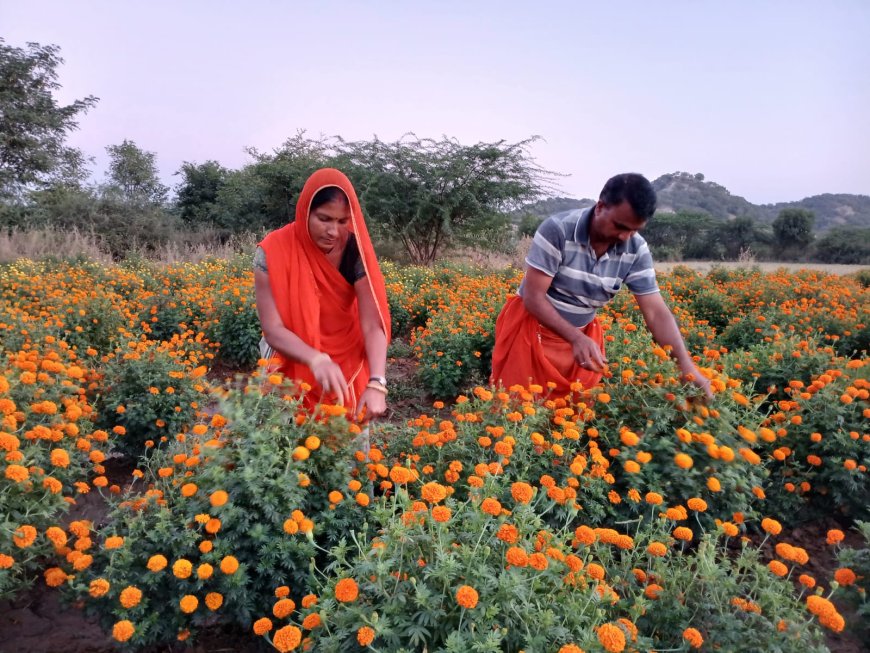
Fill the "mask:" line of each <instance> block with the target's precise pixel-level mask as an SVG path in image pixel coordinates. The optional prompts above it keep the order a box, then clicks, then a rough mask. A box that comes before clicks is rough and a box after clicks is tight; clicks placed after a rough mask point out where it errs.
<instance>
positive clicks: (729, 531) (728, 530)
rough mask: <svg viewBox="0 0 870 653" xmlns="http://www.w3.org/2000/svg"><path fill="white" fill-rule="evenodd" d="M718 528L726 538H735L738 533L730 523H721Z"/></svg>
mask: <svg viewBox="0 0 870 653" xmlns="http://www.w3.org/2000/svg"><path fill="white" fill-rule="evenodd" d="M720 527H721V528H722V530H723V532H724V533H725V535H727V536H728V537H735V536H736V535H737V533H739V532H740V531H739V530H738V529H737V526H736V525H734V524H732V523H731V522H730V521H726V522H722V524H720Z"/></svg>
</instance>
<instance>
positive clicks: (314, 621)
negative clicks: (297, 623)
mask: <svg viewBox="0 0 870 653" xmlns="http://www.w3.org/2000/svg"><path fill="white" fill-rule="evenodd" d="M320 624H321V621H320V615H319V614H317V613H316V612H312V613H311V614H309V615H308V616H306V617H305V619H303V620H302V627H303V628H304V629H305V630H314V629H315V628H317V627H318V626H319V625H320Z"/></svg>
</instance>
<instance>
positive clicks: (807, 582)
mask: <svg viewBox="0 0 870 653" xmlns="http://www.w3.org/2000/svg"><path fill="white" fill-rule="evenodd" d="M798 581H800V584H801V585H803V586H804V587H806V588H809V589H813V588H814V587H815V586H816V579H815V578H813V577H812V576H810V575H809V574H801V575H800V576H798Z"/></svg>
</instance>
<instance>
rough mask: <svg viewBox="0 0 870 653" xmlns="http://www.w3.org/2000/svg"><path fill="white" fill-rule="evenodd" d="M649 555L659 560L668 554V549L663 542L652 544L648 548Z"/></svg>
mask: <svg viewBox="0 0 870 653" xmlns="http://www.w3.org/2000/svg"><path fill="white" fill-rule="evenodd" d="M646 550H647V553H649V554H650V555H652V556H656V557H657V558H661V557H662V556H664V555H667V553H668V547H667V546H666V545H664V544H662V543H661V542H650V543H649V546H647V548H646Z"/></svg>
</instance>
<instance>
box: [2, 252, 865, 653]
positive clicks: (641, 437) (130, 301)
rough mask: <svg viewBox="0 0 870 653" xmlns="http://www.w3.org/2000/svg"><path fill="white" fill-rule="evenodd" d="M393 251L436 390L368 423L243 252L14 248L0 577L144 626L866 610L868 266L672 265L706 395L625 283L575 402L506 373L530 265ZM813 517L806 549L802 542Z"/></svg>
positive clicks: (705, 621) (617, 644) (6, 322)
mask: <svg viewBox="0 0 870 653" xmlns="http://www.w3.org/2000/svg"><path fill="white" fill-rule="evenodd" d="M384 273H385V277H386V281H387V292H388V297H389V301H390V305H391V312H392V317H393V328H394V334H395V336H396V337H397V338H398V339H399V340H400V341H401V342H400V345H399V346H397V347H394V352H395V351H400V350H403V351H407V352H409V353H408V355H409V357H410V358H411V360H412V361H413V364H414V369H415V372H414V374H413V376H411V377H408V378H405V379H402V381H401V383H397V384H395V386H396V389H395V391H394V390H393V387H394V385H393V384H391V392H393V394H394V396H395V395H401V397H403V401H405V402H406V404H408V405H411V406H413V407H416V410H411V409H410V408H408V405H406V406H405V407H404V408H403V410H402V411H401V413H400V412H398V411H397V412H396V414H395V415H394V416H393V417H392V418H391V419H387V420H383V421H381V422H379V423H376V424H373V425H371V426H370V427H369V428H368V429H367V430H365V431H364V430H363V429H364V425H360V424H355V423H353V422H351V421H349V420H348V419H347V417H346V415H345V410H344V409H343V408H342V407H340V406H321V407H320V409H319V412H318V413H316V414H306V413H305V412H304V411H303V410H302V408H301V402H300V399H299V393H300V392H304V389H300V388H297V387H295V386H294V384H293V383H292V381H290V380H287V379H283V378H281V377H280V376H277V375H269V374H268V373H266V372H265V371H263V368H262V367H260V365H259V362H258V361H257V348H256V344H257V341H258V340H259V337H260V331H259V324H258V321H257V316H256V310H255V307H254V303H253V277H252V274H251V272H250V260H249V259H245V258H239V259H234V260H213V261H208V262H205V263H200V264H197V265H191V264H188V265H178V266H158V265H156V264H148V263H143V262H131V263H127V264H120V265H117V266H103V265H98V264H95V263H92V262H88V261H77V262H34V261H19V262H17V263H15V264H13V265H10V266H5V267H2V268H0V354H2V356H0V454H2V461H0V505H2V512H0V600H5V601H12V600H15V599H16V598H17V597H19V598H20V597H22V596H26V595H27V593H28V592H30V591H33V590H32V586H33V585H34V584H39V585H40V586H48V587H49V588H51V590H50V591H52V592H56V593H57V594H58V596H60V597H61V599H62V600H63V602H64V603H65V604H66V605H68V606H69V608H68V609H70V610H74V609H81V610H83V611H84V612H85V614H87V615H88V616H89V617H91V618H93V619H94V620H96V621H98V622H99V623H100V624H101V626H102V628H103V629H104V630H105V632H106V633H108V634H109V635H110V637H111V638H112V640H113V641H114V642H115V645H116V646H117V648H118V649H119V650H130V651H134V650H149V649H150V650H155V649H154V648H153V647H156V646H161V647H166V646H170V645H172V646H174V648H173V650H176V649H180V648H182V647H183V646H186V645H192V644H194V643H196V642H197V641H203V638H208V637H209V636H210V635H212V634H213V633H214V632H215V631H216V630H220V629H223V631H224V632H232V633H237V634H240V635H238V636H239V637H243V638H247V640H248V642H249V645H250V650H261V649H268V648H269V647H270V646H271V647H274V648H275V649H277V650H279V651H292V650H310V651H336V652H339V651H341V652H344V651H367V650H371V651H381V652H385V651H390V652H393V651H396V652H398V651H429V652H433V651H451V652H454V651H455V652H466V651H484V652H485V651H492V652H496V651H528V652H532V651H536V652H537V651H541V652H553V653H557V652H558V653H571V652H574V653H576V652H577V651H586V652H590V653H591V652H601V651H610V652H619V651H650V650H656V651H692V650H711V651H712V650H715V651H741V650H747V649H746V645H747V644H746V643H747V642H753V646H756V648H755V649H753V650H759V651H797V650H800V651H827V650H831V649H830V648H829V647H831V648H833V646H834V645H835V644H836V643H837V642H838V641H840V639H839V638H842V637H845V636H851V637H853V638H854V640H855V641H866V638H867V637H868V636H870V632H868V630H870V628H868V617H870V605H868V603H867V601H866V589H867V587H868V585H870V580H868V576H870V544H868V538H870V526H868V525H867V522H870V477H868V473H867V466H868V465H870V428H868V425H870V380H868V374H867V371H868V369H870V368H868V367H867V351H868V349H870V288H868V287H867V279H866V276H865V277H861V276H860V275H856V276H849V277H845V276H844V277H839V276H833V275H826V274H823V273H820V272H810V271H800V272H796V273H787V272H784V271H778V272H774V273H762V272H760V271H758V270H750V269H742V270H731V271H726V270H721V269H714V270H713V271H711V272H710V273H708V274H707V275H704V276H701V275H698V274H695V273H693V272H692V271H691V270H688V269H687V268H677V269H675V270H674V271H672V272H671V273H669V274H668V275H663V276H661V277H660V285H661V287H662V291H663V293H664V294H665V296H666V299H667V300H668V302H669V303H670V304H671V306H673V308H674V311H675V314H676V316H677V318H678V320H679V322H680V324H681V329H682V330H683V333H684V336H685V338H686V341H687V344H688V345H689V347H690V349H691V350H692V351H693V353H694V354H696V357H697V360H698V364H699V367H700V368H701V369H702V371H703V372H704V373H705V374H706V375H708V376H709V377H710V379H711V380H712V385H713V387H714V390H715V394H716V396H715V399H714V400H713V401H712V402H709V403H706V404H705V403H702V402H700V401H698V400H697V398H696V397H695V396H694V393H693V390H692V388H691V387H686V386H684V385H682V384H681V383H680V381H679V379H678V378H677V369H676V367H675V366H674V365H673V364H672V362H671V361H670V359H669V357H668V354H667V352H665V351H663V350H662V349H660V348H659V347H657V346H656V345H655V344H654V343H653V342H652V341H651V340H650V338H649V335H648V333H647V332H646V330H645V329H644V327H643V321H642V318H641V316H640V313H639V312H638V311H637V310H636V308H635V306H634V302H633V300H632V299H631V298H630V297H629V296H628V295H625V294H621V295H619V296H618V298H617V301H616V302H615V303H614V304H612V305H611V306H609V307H608V308H607V309H606V310H605V311H603V314H602V322H603V326H604V328H605V334H606V336H605V337H606V340H607V354H608V359H609V367H608V371H607V373H606V375H605V379H604V381H603V383H602V384H601V385H599V386H597V387H594V388H583V387H577V388H576V389H575V391H574V392H573V394H572V395H570V396H568V397H558V396H553V395H552V394H551V393H550V391H549V388H548V387H547V386H546V385H543V386H531V387H519V386H518V387H512V388H493V387H489V386H488V385H487V384H486V379H487V376H488V369H489V358H490V356H491V351H492V346H493V340H494V336H493V331H494V325H495V318H496V315H497V313H498V310H499V309H500V307H501V305H502V303H503V302H504V299H505V298H506V297H507V296H508V294H509V293H511V292H513V291H514V290H515V289H516V287H517V285H518V283H519V280H520V278H521V275H520V273H519V272H517V271H516V270H504V271H497V272H493V271H486V270H478V269H472V268H465V267H460V266H453V267H451V266H441V267H437V268H431V269H430V268H413V267H399V266H394V265H392V264H387V265H385V266H384ZM862 279H863V281H864V283H863V284H862ZM235 373H238V376H236V377H235V378H229V379H226V378H225V377H227V376H229V377H232V376H233V374H235ZM391 381H392V379H391ZM398 386H402V387H398ZM400 414H401V417H399V416H398V415H400ZM364 436H368V438H369V439H370V441H371V448H370V449H369V450H368V451H367V452H366V448H365V447H363V446H362V444H363V441H364ZM110 463H116V464H114V465H112V464H110ZM124 466H126V468H127V471H128V472H129V470H132V473H125V474H123V475H119V474H117V473H114V472H113V470H116V469H118V468H123V467H124ZM86 495H90V496H87V497H86ZM94 495H99V497H100V505H101V506H103V510H102V512H101V517H100V519H98V520H97V519H85V518H82V517H81V516H80V515H79V514H78V513H77V509H78V508H79V507H80V504H81V503H84V501H85V500H86V499H88V500H90V499H92V498H93V497H94ZM820 520H825V521H824V523H825V524H826V525H827V526H829V528H828V527H826V528H825V529H824V530H823V531H822V533H821V536H820V538H819V541H818V542H817V543H816V545H815V548H812V547H808V546H807V545H806V543H805V542H804V541H803V540H801V541H798V539H797V537H793V534H794V533H797V532H798V531H797V530H795V529H796V527H805V526H806V524H807V523H818V522H820ZM798 530H799V529H798ZM847 543H848V544H847ZM815 551H825V555H826V556H828V557H833V558H835V559H838V560H839V563H837V564H836V565H835V566H834V568H832V569H830V570H829V571H826V572H825V573H824V574H819V573H817V572H816V571H814V570H816V569H817V567H816V566H814V560H813V555H814V552H815ZM160 650H163V649H160Z"/></svg>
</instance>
